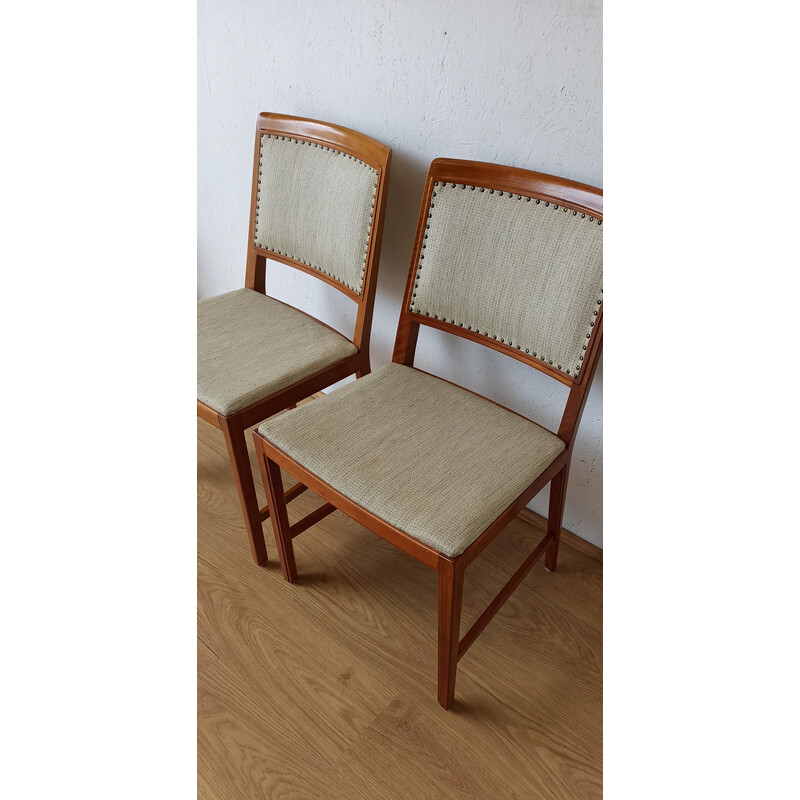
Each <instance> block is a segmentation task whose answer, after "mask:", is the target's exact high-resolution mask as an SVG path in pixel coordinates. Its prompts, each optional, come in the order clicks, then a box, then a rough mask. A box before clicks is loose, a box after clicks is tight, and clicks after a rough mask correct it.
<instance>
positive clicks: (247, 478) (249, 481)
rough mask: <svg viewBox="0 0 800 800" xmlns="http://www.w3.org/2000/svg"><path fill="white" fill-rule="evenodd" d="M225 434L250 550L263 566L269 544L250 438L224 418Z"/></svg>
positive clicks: (223, 430) (255, 559)
mask: <svg viewBox="0 0 800 800" xmlns="http://www.w3.org/2000/svg"><path fill="white" fill-rule="evenodd" d="M220 427H221V429H222V434H223V436H224V437H225V444H226V445H227V447H228V459H229V460H230V462H231V468H232V469H233V480H234V483H235V484H236V491H237V492H238V493H239V503H240V504H241V506H242V514H243V515H244V524H245V527H246V528H247V536H248V538H249V540H250V552H251V553H252V554H253V561H255V562H256V564H258V565H259V566H263V565H264V564H266V563H267V561H268V557H267V545H266V543H265V542H264V529H263V528H262V525H261V512H260V511H259V508H258V497H257V496H256V487H255V483H253V471H252V469H251V468H250V455H249V454H248V452H247V439H246V438H245V434H244V429H243V428H241V427H240V426H239V425H237V424H236V423H235V422H234V423H231V422H229V421H228V420H226V419H223V420H221V425H220Z"/></svg>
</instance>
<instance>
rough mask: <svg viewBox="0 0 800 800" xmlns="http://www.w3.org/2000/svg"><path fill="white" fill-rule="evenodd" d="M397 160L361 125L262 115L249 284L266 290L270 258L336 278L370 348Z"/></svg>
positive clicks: (258, 129)
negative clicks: (388, 199)
mask: <svg viewBox="0 0 800 800" xmlns="http://www.w3.org/2000/svg"><path fill="white" fill-rule="evenodd" d="M390 162H391V149H390V148H389V147H387V146H386V145H384V144H381V143H380V142H378V141H376V140H374V139H371V138H370V137H368V136H365V135H364V134H361V133H358V132H357V131H353V130H350V129H348V128H342V127H340V126H338V125H332V124H329V123H325V122H319V121H317V120H310V119H303V118H300V117H290V116H285V115H280V114H266V113H264V114H260V115H259V117H258V125H257V127H256V143H255V158H254V167H253V191H252V200H251V214H250V244H249V248H248V261H247V266H248V268H247V278H246V281H245V285H246V286H247V287H248V288H251V289H255V290H256V291H261V292H264V291H265V264H266V259H267V258H269V259H274V260H276V261H281V262H283V263H285V264H288V265H289V266H292V267H295V268H296V269H299V270H302V271H304V272H306V273H308V274H310V275H313V276H314V277H317V278H319V279H320V280H323V281H325V282H326V283H329V284H330V285H331V286H333V287H335V288H336V289H338V290H339V291H341V292H342V293H343V294H345V295H347V296H348V297H350V298H351V299H352V300H354V301H355V302H356V303H358V305H359V309H358V314H357V317H356V330H355V335H354V342H355V344H356V345H357V346H358V347H359V348H361V347H363V346H367V347H368V345H369V329H370V321H371V316H372V305H373V303H374V295H375V285H376V279H377V266H378V262H379V259H380V245H381V237H382V232H383V219H384V213H385V209H386V194H387V187H388V180H389V167H390ZM357 340H358V341H357Z"/></svg>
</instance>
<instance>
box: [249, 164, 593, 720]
mask: <svg viewBox="0 0 800 800" xmlns="http://www.w3.org/2000/svg"><path fill="white" fill-rule="evenodd" d="M602 216H603V200H602V192H601V191H600V190H599V189H595V188H593V187H590V186H585V185H583V184H578V183H573V182H572V181H568V180H563V179H560V178H555V177H552V176H549V175H542V174H539V173H535V172H528V171H526V170H521V169H513V168H510V167H503V166H497V165H493V164H482V163H477V162H470V161H456V160H450V159H437V160H436V161H434V162H433V163H432V164H431V168H430V171H429V172H428V177H427V182H426V184H425V193H424V197H423V202H422V210H421V213H420V218H419V226H418V228H417V235H416V240H415V244H414V253H413V257H412V260H411V271H410V273H409V278H408V284H407V287H406V292H405V298H404V300H403V308H402V310H401V313H400V322H399V326H398V331H397V339H396V343H395V349H394V356H393V362H392V363H391V364H389V365H388V366H386V367H384V368H382V369H380V370H378V371H376V372H374V373H372V374H371V375H369V376H368V377H366V378H362V379H361V380H357V381H355V382H354V383H352V384H349V385H347V386H345V387H343V388H341V389H339V390H337V391H335V392H332V393H331V394H329V395H327V396H325V397H324V398H321V399H319V400H315V401H314V402H313V403H309V404H308V405H306V406H303V407H300V408H298V409H296V410H293V411H289V412H288V413H286V414H284V415H282V416H280V417H277V418H275V419H273V420H269V421H267V422H266V423H264V424H263V425H261V427H260V428H259V429H258V431H257V432H256V433H255V434H254V435H255V441H256V450H257V454H258V461H259V467H260V469H261V471H262V474H263V478H264V485H265V486H266V488H267V494H268V496H269V502H270V507H271V508H272V509H273V510H274V514H273V517H272V525H273V529H274V532H275V539H276V542H277V545H278V549H279V551H280V555H281V565H282V569H283V574H284V577H285V578H286V580H288V581H294V580H295V579H296V577H297V569H296V566H295V559H294V552H293V549H292V539H293V538H294V537H295V536H296V535H297V534H299V533H301V532H302V531H303V530H305V529H306V528H307V527H308V526H309V525H310V524H313V523H314V522H316V521H317V520H318V519H321V518H322V516H324V515H325V514H326V513H330V512H331V511H333V510H334V508H339V509H341V510H342V511H343V512H344V513H345V514H347V515H349V516H350V517H352V518H353V519H355V520H356V521H357V522H359V523H361V524H362V525H364V526H366V527H367V528H369V529H370V530H372V531H374V532H375V533H377V534H378V535H379V536H382V537H383V538H384V539H386V540H387V541H389V542H391V543H392V544H395V545H396V546H397V547H399V548H400V549H402V550H404V551H405V552H407V553H408V554H410V555H412V556H413V557H414V558H416V559H418V560H419V561H421V562H422V563H423V564H427V565H428V566H429V567H432V568H433V569H435V570H437V572H438V573H439V689H438V694H439V703H440V704H441V705H442V706H443V707H444V708H446V709H447V708H450V707H451V705H452V703H453V699H454V694H455V676H456V664H457V662H458V660H459V659H460V658H461V657H462V656H463V655H464V653H465V652H466V651H467V649H468V648H469V647H470V645H471V644H472V643H473V642H474V641H475V639H476V637H477V636H478V635H479V634H480V632H481V631H482V630H483V629H484V628H485V627H486V625H487V623H488V622H489V620H490V619H491V618H492V617H493V616H494V614H495V613H496V612H497V611H498V609H499V608H500V607H501V605H502V604H503V603H504V602H505V601H506V600H507V599H508V597H509V596H510V595H511V593H512V592H513V591H514V589H515V588H516V587H517V586H518V585H519V583H520V582H521V581H522V579H523V578H524V577H525V575H526V574H527V573H528V571H529V570H530V569H531V567H532V566H533V565H534V563H535V562H536V560H537V559H538V558H539V557H540V556H541V555H542V553H544V554H545V565H546V566H547V568H548V569H549V570H554V569H555V567H556V559H557V556H558V546H559V537H560V532H561V521H562V515H563V511H564V500H565V495H566V489H567V475H568V473H569V465H570V456H571V455H572V448H573V445H574V442H575V433H576V429H577V427H578V422H579V420H580V416H581V413H582V411H583V407H584V404H585V402H586V395H587V391H588V389H589V385H590V383H591V381H592V377H593V375H594V372H595V368H596V366H597V360H598V357H599V354H600V351H601V342H602V318H603V305H602V227H601V224H602ZM420 325H429V326H431V327H433V328H438V329H439V330H443V331H447V332H448V333H451V334H454V335H455V336H461V337H463V338H466V339H470V340H471V341H473V342H478V343H479V344H483V345H486V346H487V347H489V348H491V349H493V350H497V351H499V352H500V353H504V354H505V355H507V356H510V357H511V358H515V359H517V360H518V361H521V362H523V363H524V364H528V365H529V366H531V367H534V368H535V369H538V370H540V371H541V372H543V373H545V375H548V376H550V377H551V378H554V379H555V380H557V381H560V382H561V383H563V384H566V385H567V386H568V387H569V395H568V398H567V401H566V405H565V409H564V412H563V417H562V419H561V424H560V426H559V428H558V431H557V432H556V433H553V432H551V431H548V430H546V429H545V428H543V427H540V426H539V425H537V424H535V423H533V422H531V421H530V420H528V419H526V418H525V417H522V416H521V415H519V414H516V413H514V412H512V411H510V410H508V409H506V408H503V407H502V406H499V405H497V404H495V403H493V402H491V401H489V400H487V399H485V398H483V397H481V396H480V395H477V394H474V393H472V392H469V391H467V390H465V389H462V388H461V387H458V386H456V385H455V384H452V383H449V382H447V381H445V380H442V379H440V378H437V377H435V376H433V375H430V374H428V373H426V372H422V371H420V370H418V369H415V368H414V366H413V365H414V353H415V349H416V343H417V335H418V333H419V328H420ZM279 467H283V468H284V469H286V470H287V471H288V472H289V473H291V474H292V475H294V476H295V477H296V478H297V479H298V480H300V481H302V482H303V484H305V485H306V486H308V487H310V488H311V489H313V491H315V492H316V493H317V494H319V495H320V496H321V497H322V498H323V499H324V500H325V501H326V504H325V505H323V506H322V507H321V508H320V509H319V510H317V511H315V512H314V513H312V514H311V515H309V516H308V517H306V518H305V519H304V520H301V521H300V522H297V523H296V524H295V525H292V526H290V525H289V523H288V518H287V513H286V504H285V502H284V500H283V495H282V484H281V473H280V469H279ZM548 483H550V484H551V488H550V508H549V518H548V525H547V533H546V535H545V536H544V538H543V539H542V540H541V542H539V544H538V545H537V546H536V548H535V549H534V550H533V552H532V553H531V554H530V556H529V557H528V558H527V560H526V561H525V562H524V563H523V564H522V566H521V567H520V568H519V569H518V570H517V572H516V573H515V574H514V575H513V576H512V578H511V579H510V580H509V581H508V583H507V584H506V586H505V587H504V588H503V589H502V590H501V591H500V592H499V594H498V595H497V596H496V597H495V599H494V600H493V601H492V602H491V603H490V604H489V606H488V608H487V609H486V610H485V611H484V612H483V613H482V614H481V616H480V617H479V618H478V619H477V621H476V622H475V623H474V624H473V625H472V627H471V628H470V629H469V631H468V632H467V633H466V635H464V637H463V638H461V639H460V640H459V629H460V616H461V599H462V591H463V585H464V571H465V569H466V567H467V566H468V565H469V564H470V563H471V562H472V561H473V559H475V558H476V556H477V555H478V554H479V553H480V552H481V551H482V550H483V549H484V548H485V547H486V546H487V545H488V544H489V542H491V541H492V540H493V539H494V538H495V537H496V536H497V535H498V534H499V533H500V531H501V530H502V529H503V528H504V527H505V526H506V525H507V523H508V522H509V521H510V520H511V519H512V518H513V517H514V516H515V515H516V514H517V513H518V512H519V511H520V510H521V509H522V508H523V507H524V506H525V505H526V504H527V503H528V502H530V500H531V499H532V498H533V497H534V496H535V495H536V494H537V493H538V492H539V491H540V490H541V489H543V488H544V487H545V486H546V485H547V484H548Z"/></svg>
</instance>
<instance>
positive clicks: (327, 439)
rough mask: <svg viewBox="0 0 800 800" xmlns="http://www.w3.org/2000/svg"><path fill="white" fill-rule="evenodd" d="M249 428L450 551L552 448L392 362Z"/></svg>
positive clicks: (552, 443) (540, 436)
mask: <svg viewBox="0 0 800 800" xmlns="http://www.w3.org/2000/svg"><path fill="white" fill-rule="evenodd" d="M258 432H259V433H260V434H261V435H262V436H263V437H264V438H265V439H267V440H268V441H269V442H271V443H272V444H274V445H275V446H276V447H278V448H279V449H280V450H282V451H283V452H285V453H286V454H287V455H288V456H290V457H291V458H292V459H294V460H295V461H296V462H297V463H298V464H300V465H301V466H303V467H305V468H306V469H308V470H310V471H311V472H313V473H314V474H315V475H317V476H318V477H319V478H321V479H322V480H323V481H325V483H327V484H329V485H330V486H332V487H333V488H334V489H336V490H337V491H339V492H341V493H342V494H344V495H346V496H347V497H348V498H350V499H351V500H354V501H355V502H356V503H358V504H359V505H360V506H362V507H363V508H365V509H367V511H370V512H372V513H373V514H375V515H377V516H378V517H380V518H381V519H383V520H384V521H386V522H388V523H390V524H391V525H394V526H395V527H396V528H399V529H400V530H401V531H404V532H405V533H407V534H409V535H410V536H413V537H414V538H415V539H417V540H419V541H421V542H423V543H424V544H427V545H430V546H431V547H433V548H435V549H436V550H438V551H439V552H441V553H444V554H445V555H447V556H457V555H460V554H461V553H462V552H463V551H464V550H465V548H466V547H467V546H468V545H469V544H471V543H472V542H473V541H474V540H475V539H477V538H478V536H480V534H481V533H482V532H483V531H484V530H485V529H486V528H487V527H488V526H489V525H490V524H491V523H492V522H493V521H494V520H495V519H496V518H497V517H498V516H499V515H500V514H501V513H502V512H503V511H504V510H505V509H506V508H507V507H508V506H509V505H510V504H511V503H513V502H514V500H516V498H517V497H519V495H520V494H521V493H522V492H523V491H524V490H525V489H526V487H528V486H529V485H530V484H531V483H533V481H534V480H536V478H537V477H538V476H539V475H540V474H541V473H542V472H543V471H544V470H545V468H546V467H547V466H548V465H549V464H550V463H551V462H552V461H553V459H554V458H555V457H556V456H558V455H559V453H561V452H562V451H563V450H564V448H565V444H564V442H563V441H562V440H561V439H559V438H558V437H557V436H556V435H554V434H553V433H550V431H547V430H545V429H544V428H542V427H540V426H539V425H536V424H534V423H533V422H530V421H529V420H527V419H525V418H524V417H521V416H518V415H517V414H514V413H513V412H511V411H508V410H506V409H504V408H501V407H500V406H497V405H495V404H494V403H491V402H490V401H488V400H485V399H483V398H482V397H479V396H478V395H475V394H472V393H470V392H468V391H466V390H465V389H461V388H459V387H458V386H454V385H453V384H451V383H448V382H447V381H444V380H441V379H439V378H436V377H434V376H432V375H428V374H426V373H423V372H419V371H418V370H415V369H413V368H411V367H406V366H403V365H401V364H389V365H388V366H386V367H384V368H383V369H380V370H378V371H376V372H373V373H372V374H371V375H368V376H366V377H364V378H361V380H358V381H355V382H354V383H351V384H349V385H348V386H345V387H343V388H341V389H338V390H337V391H335V392H332V393H331V394H329V395H327V396H325V397H324V398H320V399H318V400H315V401H313V402H312V403H309V404H307V405H304V406H301V407H299V408H297V409H295V410H293V411H289V412H287V413H286V414H283V415H281V416H279V417H275V418H273V419H271V420H268V421H267V422H265V423H263V424H262V425H261V427H260V428H259V429H258Z"/></svg>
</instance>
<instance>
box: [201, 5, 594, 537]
mask: <svg viewBox="0 0 800 800" xmlns="http://www.w3.org/2000/svg"><path fill="white" fill-rule="evenodd" d="M601 49H602V12H601V3H600V1H599V0H571V1H569V0H568V1H567V2H557V1H556V0H535V1H534V2H519V1H513V0H491V2H489V1H488V0H440V1H439V2H432V1H431V0H428V2H411V1H410V0H409V1H406V2H403V0H395V1H394V2H392V1H391V0H383V1H381V0H325V2H323V1H322V0H316V1H315V0H295V2H290V1H289V0H199V3H198V120H199V126H198V296H199V297H208V296H210V295H213V294H218V293H220V292H224V291H229V290H231V289H236V288H239V287H241V286H242V285H243V281H244V268H245V249H246V244H247V230H248V213H249V203H250V180H251V174H252V173H251V168H252V153H253V141H254V139H253V137H254V134H255V123H256V117H257V115H258V113H259V112H260V111H276V112H279V113H284V114H295V115H298V116H305V117H312V118H316V119H322V120H327V121H330V122H335V123H338V124H340V125H345V126H347V127H350V128H355V129H356V130H359V131H362V132H364V133H366V134H369V135H370V136H374V137H375V138H376V139H380V140H381V141H384V142H386V143H387V144H389V145H390V146H391V147H392V149H393V154H392V174H391V180H390V186H389V203H388V208H387V214H386V225H385V231H384V243H383V255H382V259H381V265H380V277H379V281H378V298H377V302H376V306H375V321H374V325H373V341H372V364H373V368H376V367H379V366H382V365H383V364H385V363H387V362H388V361H389V360H390V359H391V353H392V346H393V343H394V334H395V327H396V325H397V318H398V314H399V307H400V302H401V299H402V293H403V288H404V284H405V279H406V275H407V271H408V267H409V260H410V256H411V246H412V241H413V237H414V229H415V226H416V218H417V214H418V212H419V202H420V197H421V192H422V187H423V183H424V178H425V173H426V170H427V166H428V164H429V163H430V161H431V160H432V159H434V158H436V157H438V156H446V157H451V158H470V159H476V160H480V161H492V162H497V163H502V164H510V165H513V166H517V167H525V168H528V169H535V170H538V171H542V172H549V173H553V174H556V175H561V176H564V177H567V178H571V179H573V180H578V181H583V182H585V183H590V184H594V185H596V186H602V185H603V184H602V131H601V126H602V88H601V79H602V51H601ZM267 282H268V289H267V291H268V292H269V293H270V294H272V295H274V296H277V297H280V298H281V299H288V300H290V301H291V302H292V303H293V304H294V305H297V306H299V307H301V308H303V309H304V310H307V311H310V312H312V313H315V314H317V315H319V316H321V317H322V318H323V319H325V320H326V321H327V322H328V323H329V324H332V325H333V326H334V327H337V328H338V329H339V330H342V331H343V332H345V333H348V334H350V333H352V325H353V320H354V314H353V312H352V308H353V306H352V304H350V303H349V301H347V300H346V299H345V298H343V297H342V296H340V295H338V294H337V293H336V292H335V290H333V289H330V288H329V287H326V286H324V285H322V284H320V283H319V282H318V281H314V280H313V279H312V278H309V277H307V276H305V275H301V274H299V273H296V272H295V271H293V270H291V269H289V268H287V267H284V266H282V265H277V264H270V266H269V268H268V273H267ZM417 353H418V357H417V362H416V363H417V364H418V365H419V366H420V367H421V368H423V369H427V370H429V371H431V372H436V373H437V374H440V375H442V376H443V377H445V378H448V379H451V380H457V381H459V382H460V383H462V384H463V385H465V386H467V387H468V388H470V389H473V390H475V391H478V392H481V393H483V394H486V395H488V396H489V397H491V398H493V399H495V400H497V401H498V402H500V403H502V404H504V405H507V406H509V407H511V408H513V409H515V410H517V411H519V412H520V413H522V414H525V415H527V416H530V417H532V418H533V419H536V420H537V421H538V422H541V423H543V424H545V425H547V426H548V427H551V428H552V427H555V426H557V424H558V420H559V418H560V412H561V409H562V407H563V403H564V400H565V397H566V390H565V388H564V387H562V386H561V385H560V384H557V383H556V382H555V381H552V380H550V379H546V378H545V377H544V376H542V375H540V374H539V373H536V372H535V371H534V370H531V369H529V368H526V367H524V366H523V365H521V364H519V363H518V362H515V361H513V360H512V359H510V358H508V357H506V356H502V355H499V354H497V353H492V352H489V351H488V350H486V349H485V348H482V347H480V346H479V345H476V344H473V343H471V342H466V341H463V340H458V339H456V338H455V337H449V336H447V335H446V334H443V333H440V332H438V331H432V330H430V329H425V328H423V329H422V333H421V335H420V340H419V347H418V350H417ZM602 384H603V371H602V361H601V363H600V367H599V368H598V372H597V376H596V378H595V382H594V386H593V388H592V390H591V392H590V394H589V400H588V403H587V406H586V410H585V412H584V416H583V421H582V423H581V427H580V431H579V434H578V440H577V443H576V450H575V454H574V457H573V462H572V472H571V476H570V483H569V491H568V494H567V508H566V513H565V520H564V525H565V527H566V528H568V529H569V530H572V531H574V532H575V533H577V534H578V535H579V536H582V537H583V538H585V539H588V540H589V541H591V542H593V543H595V544H598V545H601V546H602ZM530 507H531V508H533V509H534V510H535V511H538V512H539V513H541V514H546V513H547V491H545V492H542V494H540V495H539V496H538V497H537V498H536V499H534V501H533V502H532V503H531V506H530Z"/></svg>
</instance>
